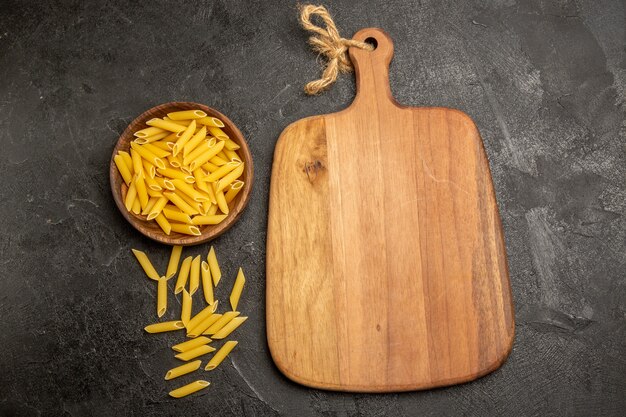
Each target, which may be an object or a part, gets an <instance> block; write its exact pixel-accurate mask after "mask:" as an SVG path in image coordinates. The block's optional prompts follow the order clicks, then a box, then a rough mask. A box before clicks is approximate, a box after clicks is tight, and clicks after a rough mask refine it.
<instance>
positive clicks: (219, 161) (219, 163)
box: [209, 155, 229, 172]
mask: <svg viewBox="0 0 626 417" xmlns="http://www.w3.org/2000/svg"><path fill="white" fill-rule="evenodd" d="M209 162H211V163H212V164H214V165H215V166H218V167H221V166H223V165H226V164H227V163H228V162H229V161H227V160H226V159H224V158H222V157H221V156H217V155H216V156H214V157H213V158H211V159H210V160H209ZM213 172H215V171H213Z"/></svg>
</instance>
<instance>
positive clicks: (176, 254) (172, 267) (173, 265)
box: [165, 245, 183, 278]
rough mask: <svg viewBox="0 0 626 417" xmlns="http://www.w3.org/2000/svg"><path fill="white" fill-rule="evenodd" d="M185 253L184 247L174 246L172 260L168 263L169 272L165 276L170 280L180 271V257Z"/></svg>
mask: <svg viewBox="0 0 626 417" xmlns="http://www.w3.org/2000/svg"><path fill="white" fill-rule="evenodd" d="M182 253H183V247H182V246H180V245H174V246H172V253H171V254H170V260H169V262H168V263H167V272H166V273H165V276H166V277H168V278H171V277H173V276H174V275H176V272H177V271H178V263H179V262H180V255H181V254H182Z"/></svg>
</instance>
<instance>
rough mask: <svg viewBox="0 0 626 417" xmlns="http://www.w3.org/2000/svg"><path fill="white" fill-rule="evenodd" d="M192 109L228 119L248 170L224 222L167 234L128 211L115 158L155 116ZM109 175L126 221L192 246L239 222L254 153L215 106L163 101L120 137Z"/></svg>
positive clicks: (165, 240)
mask: <svg viewBox="0 0 626 417" xmlns="http://www.w3.org/2000/svg"><path fill="white" fill-rule="evenodd" d="M191 109H200V110H202V111H203V112H205V113H206V114H207V115H209V116H211V117H217V118H218V119H220V120H221V121H222V122H224V127H223V128H222V130H223V131H224V132H225V133H226V134H227V135H228V136H229V137H230V138H231V139H232V140H233V141H234V142H236V143H237V144H238V145H239V146H241V148H240V149H239V150H237V152H238V153H239V154H240V155H241V157H242V158H243V160H244V162H245V167H244V172H243V174H242V176H241V180H242V181H243V182H244V186H243V190H241V191H240V192H239V194H237V196H236V197H235V199H234V200H233V201H232V202H231V203H230V204H229V206H230V212H229V213H228V217H226V219H224V221H222V222H221V223H219V224H217V225H207V226H198V227H199V228H200V232H201V234H200V236H189V235H185V234H182V233H176V232H171V233H170V234H169V236H168V235H166V234H165V233H164V232H163V230H161V228H160V227H159V225H158V224H157V223H156V222H155V221H154V220H147V219H146V216H142V215H136V214H134V213H132V212H129V211H128V210H126V207H125V206H124V197H125V196H126V191H127V186H126V184H125V183H124V180H123V179H122V176H121V175H120V173H119V171H118V170H117V167H116V166H115V162H114V160H113V158H114V157H115V155H117V152H118V151H120V150H124V151H127V152H128V150H129V148H130V142H131V141H132V140H134V136H133V134H134V133H135V132H136V131H137V130H139V129H143V128H144V127H146V122H147V121H148V120H150V119H153V118H155V117H159V118H162V117H164V116H167V114H168V113H171V112H175V111H181V110H191ZM109 178H110V182H111V192H112V193H113V199H114V200H115V204H116V205H117V207H118V209H119V210H120V212H121V213H122V215H123V216H124V218H125V219H126V220H128V222H129V223H130V224H131V225H132V226H133V227H134V228H135V229H136V230H138V231H139V232H140V233H141V234H143V235H144V236H146V237H149V238H150V239H152V240H156V241H157V242H161V243H165V244H168V245H182V246H190V245H198V244H201V243H205V242H208V241H210V240H212V239H215V238H216V237H218V236H219V235H221V234H222V233H224V232H225V231H227V230H228V229H230V227H231V226H232V225H233V224H234V223H235V222H236V221H237V219H238V218H239V216H240V215H241V213H242V212H243V210H244V208H245V207H246V205H247V204H248V200H249V199H250V192H251V191H252V182H253V181H254V169H253V163H252V155H251V154H250V149H249V148H248V144H247V143H246V140H245V138H244V137H243V135H242V134H241V132H240V131H239V129H237V126H235V124H234V123H233V122H232V121H231V120H230V119H229V118H228V117H226V116H224V115H223V114H222V113H220V112H218V111H217V110H215V109H212V108H211V107H208V106H205V105H204V104H198V103H192V102H170V103H165V104H161V105H159V106H156V107H153V108H151V109H150V110H148V111H146V112H144V113H142V114H141V115H140V116H139V117H137V118H136V119H135V120H133V121H132V123H131V124H130V125H128V127H127V128H126V130H124V132H123V133H122V135H121V136H120V138H119V140H118V141H117V144H116V145H115V148H113V153H112V155H111V162H110V167H109Z"/></svg>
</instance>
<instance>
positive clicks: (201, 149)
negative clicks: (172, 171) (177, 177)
mask: <svg viewBox="0 0 626 417" xmlns="http://www.w3.org/2000/svg"><path fill="white" fill-rule="evenodd" d="M185 146H187V145H185ZM213 147H215V144H213V145H211V142H210V141H208V140H204V141H202V142H201V143H199V144H197V145H196V147H195V148H194V150H193V151H190V152H189V153H188V154H187V155H185V156H184V157H183V165H189V163H190V162H191V161H193V160H194V159H197V158H198V157H200V156H202V155H203V154H204V153H205V152H208V151H209V150H210V149H211V148H213Z"/></svg>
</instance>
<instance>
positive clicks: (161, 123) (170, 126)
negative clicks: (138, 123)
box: [135, 119, 185, 136]
mask: <svg viewBox="0 0 626 417" xmlns="http://www.w3.org/2000/svg"><path fill="white" fill-rule="evenodd" d="M146 124H147V125H148V126H153V127H158V128H160V129H161V131H163V130H168V131H170V132H176V133H178V132H182V131H183V130H185V127H184V126H181V125H179V124H176V123H172V122H171V121H169V120H163V119H152V120H148V121H147V122H146ZM135 136H137V133H135Z"/></svg>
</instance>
